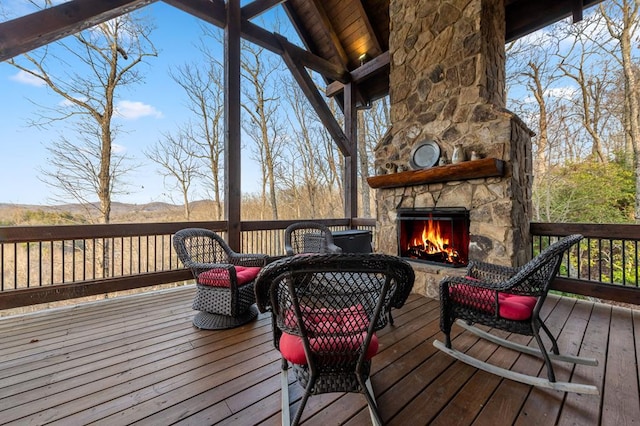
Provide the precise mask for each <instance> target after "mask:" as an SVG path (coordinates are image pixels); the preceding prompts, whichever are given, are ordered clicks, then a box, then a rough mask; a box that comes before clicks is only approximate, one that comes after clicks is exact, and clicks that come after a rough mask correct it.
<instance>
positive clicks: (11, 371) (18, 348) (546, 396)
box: [0, 287, 640, 426]
mask: <svg viewBox="0 0 640 426" xmlns="http://www.w3.org/2000/svg"><path fill="white" fill-rule="evenodd" d="M193 293H194V288H193V287H183V288H180V289H175V290H170V291H161V292H155V293H150V294H145V295H137V296H129V297H124V298H116V299H110V300H106V301H102V302H93V303H85V304H81V305H77V306H74V307H69V308H60V309H55V310H50V311H46V312H38V313H33V314H27V315H21V316H15V317H6V318H2V319H0V424H16V425H29V424H38V425H41V424H63V425H79V424H88V423H94V422H95V423H97V424H108V425H110V426H113V425H123V424H148V425H168V424H180V425H186V424H192V425H207V424H228V425H254V424H269V425H277V424H280V392H279V386H280V381H279V376H278V374H279V367H280V361H279V355H278V353H277V352H276V351H275V350H274V349H273V346H272V343H271V327H270V319H269V317H268V316H264V315H261V316H260V317H259V318H258V320H257V321H256V322H253V323H251V324H249V325H247V326H244V327H241V328H238V329H234V330H226V331H202V330H198V329H196V328H194V327H193V326H192V325H191V318H192V316H193V315H194V311H192V310H191V307H190V303H191V299H192V296H193ZM545 308H546V309H545V315H548V320H547V324H548V325H550V327H551V328H552V330H553V331H554V332H558V331H561V333H560V339H559V343H560V345H561V348H563V349H565V350H567V351H568V352H570V353H573V354H576V353H577V351H578V350H579V348H581V352H580V354H581V355H585V356H594V357H596V358H598V359H599V360H600V365H599V366H598V367H577V368H575V369H573V370H572V369H571V368H569V367H566V366H565V365H562V364H560V363H556V364H555V365H556V366H557V368H556V370H557V371H556V374H557V375H558V379H559V380H568V379H570V376H572V377H571V379H572V380H574V381H582V382H586V383H595V384H597V385H599V386H600V388H601V396H586V395H576V394H563V393H559V392H555V391H543V390H539V389H533V388H531V387H529V386H524V385H521V384H518V383H514V382H511V381H508V380H501V379H499V378H498V377H495V376H492V375H490V374H487V373H484V372H481V371H478V370H476V369H474V368H471V367H469V366H467V365H465V364H462V363H460V362H454V361H453V360H452V359H451V358H450V357H448V356H447V355H445V354H443V353H441V352H439V351H437V350H436V349H435V348H434V347H433V345H432V341H433V339H434V338H439V337H440V333H439V326H438V319H439V309H438V303H437V302H436V301H434V300H430V299H427V298H424V297H420V296H415V295H412V296H411V297H410V299H409V302H408V303H407V305H406V306H405V307H404V308H403V309H401V310H397V311H394V313H395V315H394V317H395V319H396V326H395V327H387V328H386V329H384V330H382V332H381V333H380V342H381V351H380V352H379V354H378V355H377V356H376V358H375V359H374V363H373V376H372V382H373V387H374V390H375V394H376V398H377V401H378V403H379V405H380V411H381V413H382V416H383V418H384V420H385V423H386V424H389V425H403V426H406V425H420V424H433V425H435V424H442V425H503V424H505V425H506V424H531V425H543V424H544V425H552V424H561V425H565V424H567V425H568V424H573V425H595V424H602V425H623V424H632V423H637V422H638V421H639V419H640V403H639V392H638V381H639V377H640V376H639V374H638V367H637V357H638V356H639V355H640V352H639V351H640V334H635V333H634V330H637V329H640V311H632V310H629V309H625V308H618V307H611V306H608V305H604V304H598V303H591V302H586V301H576V300H574V299H569V298H560V297H554V298H552V299H551V300H549V301H548V302H547V304H546V305H545ZM456 332H457V333H460V329H456ZM517 338H518V339H519V340H520V341H521V340H522V337H521V336H520V337H517ZM525 341H526V340H525ZM454 346H455V347H457V348H464V349H465V350H466V351H467V352H468V353H470V354H472V355H474V356H476V357H480V358H484V359H490V360H491V361H493V362H494V363H498V364H500V365H502V366H508V367H512V368H513V369H514V370H517V371H521V372H525V373H528V374H545V373H544V369H543V366H542V362H540V361H539V360H537V359H535V358H531V357H529V356H524V355H523V356H519V357H518V356H517V355H516V354H515V353H513V352H511V351H509V350H506V349H498V350H496V348H495V346H494V345H492V344H489V343H486V342H483V341H478V339H477V338H475V337H473V336H471V335H469V333H467V332H465V333H462V334H457V335H456V338H455V340H454ZM291 392H292V397H298V398H299V396H300V390H299V386H297V385H296V384H293V385H292V386H291ZM304 419H305V423H306V424H309V425H323V426H328V425H337V424H348V425H368V424H370V420H369V415H368V412H367V411H366V403H365V401H364V397H363V396H362V395H358V394H348V395H344V394H327V395H322V396H317V397H311V399H310V400H309V403H308V405H307V408H306V410H305V414H304Z"/></svg>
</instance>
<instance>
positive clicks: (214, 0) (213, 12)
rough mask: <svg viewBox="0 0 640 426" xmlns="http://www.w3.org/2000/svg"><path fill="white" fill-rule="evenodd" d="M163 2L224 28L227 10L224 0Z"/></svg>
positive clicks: (168, 0) (176, 0)
mask: <svg viewBox="0 0 640 426" xmlns="http://www.w3.org/2000/svg"><path fill="white" fill-rule="evenodd" d="M163 1H164V2H165V3H167V4H169V5H171V6H173V7H175V8H178V9H180V10H182V11H183V12H186V13H188V14H190V15H193V16H195V17H196V18H200V19H202V20H203V21H205V22H208V23H210V24H213V25H215V26H216V27H219V28H224V26H225V25H226V21H227V15H226V14H227V12H226V10H225V9H226V6H225V4H224V0H188V1H185V0H163Z"/></svg>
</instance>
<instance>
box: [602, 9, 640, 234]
mask: <svg viewBox="0 0 640 426" xmlns="http://www.w3.org/2000/svg"><path fill="white" fill-rule="evenodd" d="M639 7H640V5H639V4H638V1H637V0H610V1H609V2H607V3H606V4H602V5H600V6H599V10H600V13H601V14H602V17H603V18H604V20H605V23H606V27H607V31H608V32H609V35H610V36H611V37H612V38H613V39H614V40H615V41H616V42H617V43H615V45H614V46H613V47H614V48H613V49H612V48H611V46H610V45H607V46H604V43H600V45H601V46H603V47H607V48H606V49H605V51H607V52H610V53H611V54H612V56H613V57H614V58H615V59H616V60H617V61H618V62H619V64H620V65H621V67H622V74H623V76H624V94H625V102H624V104H625V114H624V123H625V128H626V137H627V139H626V140H627V142H626V146H627V147H628V149H627V152H628V154H627V156H626V157H625V162H626V163H627V164H631V163H633V164H634V169H635V174H636V202H635V220H636V222H640V103H639V101H638V96H639V94H640V93H639V90H638V84H637V81H636V75H635V72H634V71H635V70H634V60H633V56H632V51H633V47H634V39H635V38H636V37H637V35H638V24H639V16H638V9H639ZM596 41H597V40H596ZM631 152H633V161H631V160H632V157H631Z"/></svg>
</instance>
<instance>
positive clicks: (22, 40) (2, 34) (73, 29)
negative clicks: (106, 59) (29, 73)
mask: <svg viewBox="0 0 640 426" xmlns="http://www.w3.org/2000/svg"><path fill="white" fill-rule="evenodd" d="M155 1H157V0H71V1H67V2H66V3H62V4H59V5H57V6H53V7H50V8H47V9H43V10H41V11H38V12H35V13H32V14H30V15H26V16H23V17H20V18H16V19H13V20H11V21H7V22H3V23H1V24H0V62H2V61H6V60H7V59H11V58H13V57H14V56H17V55H20V54H22V53H26V52H29V51H31V50H33V49H36V48H38V47H41V46H44V45H46V44H48V43H52V42H54V41H57V40H59V39H61V38H63V37H66V36H68V35H71V34H75V33H77V32H80V31H82V30H84V29H87V28H90V27H92V26H94V25H97V24H100V23H102V22H105V21H108V20H109V19H113V18H117V17H118V16H121V15H124V14H127V13H129V12H132V11H134V10H136V9H139V8H141V7H144V6H147V5H148V4H151V3H154V2H155Z"/></svg>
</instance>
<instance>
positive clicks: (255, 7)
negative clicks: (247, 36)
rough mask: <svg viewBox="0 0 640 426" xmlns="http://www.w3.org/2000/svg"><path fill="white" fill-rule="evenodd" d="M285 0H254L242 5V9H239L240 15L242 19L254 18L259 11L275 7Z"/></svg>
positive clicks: (262, 11)
mask: <svg viewBox="0 0 640 426" xmlns="http://www.w3.org/2000/svg"><path fill="white" fill-rule="evenodd" d="M285 1H287V0H255V1H252V2H251V3H249V4H246V5H244V6H242V9H240V14H241V16H242V19H251V18H255V17H256V16H258V15H260V14H261V13H264V12H266V11H267V10H269V9H271V8H272V7H275V6H277V5H279V4H280V3H284V2H285Z"/></svg>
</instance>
